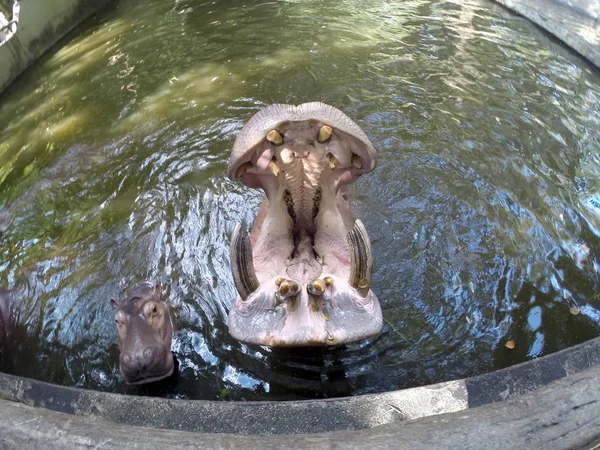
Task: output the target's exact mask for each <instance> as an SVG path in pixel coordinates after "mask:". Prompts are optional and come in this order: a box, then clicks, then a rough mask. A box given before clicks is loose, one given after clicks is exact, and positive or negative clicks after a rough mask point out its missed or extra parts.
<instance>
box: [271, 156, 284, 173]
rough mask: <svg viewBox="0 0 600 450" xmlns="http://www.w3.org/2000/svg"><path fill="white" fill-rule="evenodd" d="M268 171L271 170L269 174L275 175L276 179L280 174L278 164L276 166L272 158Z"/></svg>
mask: <svg viewBox="0 0 600 450" xmlns="http://www.w3.org/2000/svg"><path fill="white" fill-rule="evenodd" d="M269 169H271V172H273V175H275V176H276V177H278V176H279V174H280V173H281V169H280V168H279V164H277V161H275V158H273V159H272V160H271V162H270V163H269Z"/></svg>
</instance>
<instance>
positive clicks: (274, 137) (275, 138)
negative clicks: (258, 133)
mask: <svg viewBox="0 0 600 450" xmlns="http://www.w3.org/2000/svg"><path fill="white" fill-rule="evenodd" d="M267 141H269V142H271V143H272V144H275V145H281V144H283V136H282V135H281V134H280V133H279V131H277V130H271V131H269V134H267Z"/></svg>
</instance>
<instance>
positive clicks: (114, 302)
mask: <svg viewBox="0 0 600 450" xmlns="http://www.w3.org/2000/svg"><path fill="white" fill-rule="evenodd" d="M110 305H111V306H112V307H113V308H114V309H119V307H120V306H121V305H120V304H119V300H117V299H116V298H111V299H110Z"/></svg>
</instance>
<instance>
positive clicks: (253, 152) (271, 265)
mask: <svg viewBox="0 0 600 450" xmlns="http://www.w3.org/2000/svg"><path fill="white" fill-rule="evenodd" d="M374 168H375V149H374V148H373V145H372V144H371V142H370V141H369V139H368V138H367V136H366V135H365V133H364V132H363V131H362V130H361V129H360V127H359V126H358V125H356V124H355V123H354V122H353V121H352V120H351V119H350V118H349V117H348V116H346V115H345V114H344V113H342V112H341V111H339V110H338V109H336V108H334V107H332V106H329V105H325V104H323V103H305V104H303V105H300V106H297V107H296V106H292V105H271V106H268V107H266V108H264V109H262V110H261V111H259V112H258V113H257V114H256V115H255V116H253V117H252V118H251V119H250V121H249V122H248V123H247V124H246V125H245V126H244V128H243V129H242V130H241V132H240V133H239V135H238V136H237V139H236V141H235V144H234V146H233V150H232V155H231V159H230V161H229V168H228V174H229V176H230V178H232V179H234V180H241V181H242V182H243V183H244V184H246V185H247V186H249V187H253V188H260V189H263V190H264V192H265V194H266V199H265V201H264V202H263V204H262V205H261V208H260V210H259V213H258V217H257V219H256V222H255V224H254V227H253V229H252V230H251V232H250V234H248V232H246V231H245V230H244V229H243V228H242V227H241V225H240V224H238V225H237V226H236V228H235V230H234V233H233V235H232V240H231V267H232V272H233V278H234V282H235V286H236V289H237V291H238V294H239V295H238V297H237V299H236V301H235V302H234V304H233V307H232V308H231V310H230V313H229V331H230V333H231V335H232V336H233V337H234V338H236V339H238V340H240V341H243V342H248V343H254V344H260V345H269V346H290V347H291V346H308V345H336V344H341V343H346V342H352V341H357V340H361V339H365V338H368V337H371V336H374V335H376V334H378V333H379V332H380V331H381V327H382V316H381V308H380V306H379V302H378V300H377V298H376V297H375V295H374V294H373V292H372V291H371V275H372V271H373V257H372V254H371V244H370V241H369V237H368V235H367V231H366V229H365V227H364V225H363V224H362V222H361V221H360V220H357V219H356V218H355V217H354V215H353V214H352V212H351V210H350V205H349V203H348V200H347V197H346V195H345V193H344V186H345V185H347V184H350V183H353V182H354V181H355V180H356V179H357V178H358V177H359V176H360V175H362V174H363V173H367V172H370V171H372V170H373V169H374Z"/></svg>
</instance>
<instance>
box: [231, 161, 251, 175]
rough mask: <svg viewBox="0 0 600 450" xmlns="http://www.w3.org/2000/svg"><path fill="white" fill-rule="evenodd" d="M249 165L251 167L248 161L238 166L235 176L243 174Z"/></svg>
mask: <svg viewBox="0 0 600 450" xmlns="http://www.w3.org/2000/svg"><path fill="white" fill-rule="evenodd" d="M250 167H252V163H251V162H250V161H248V162H245V163H244V164H242V165H241V166H240V167H238V168H237V170H236V171H235V177H236V178H240V177H241V176H242V175H244V174H245V173H246V171H247V170H248V169H249V168H250Z"/></svg>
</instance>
